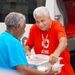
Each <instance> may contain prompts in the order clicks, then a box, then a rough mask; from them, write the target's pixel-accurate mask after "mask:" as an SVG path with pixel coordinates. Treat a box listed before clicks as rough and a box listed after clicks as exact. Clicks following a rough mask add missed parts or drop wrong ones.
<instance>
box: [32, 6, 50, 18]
mask: <svg viewBox="0 0 75 75" xmlns="http://www.w3.org/2000/svg"><path fill="white" fill-rule="evenodd" d="M42 14H43V15H45V16H50V15H49V11H48V10H47V8H46V7H44V6H40V7H37V8H36V9H35V10H34V11H33V17H34V19H35V18H36V17H37V16H40V15H42Z"/></svg>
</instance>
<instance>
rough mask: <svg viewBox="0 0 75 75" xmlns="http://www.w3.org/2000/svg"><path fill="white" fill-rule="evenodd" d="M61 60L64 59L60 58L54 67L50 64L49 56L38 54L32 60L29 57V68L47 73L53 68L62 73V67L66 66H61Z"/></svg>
mask: <svg viewBox="0 0 75 75" xmlns="http://www.w3.org/2000/svg"><path fill="white" fill-rule="evenodd" d="M61 59H62V58H59V59H58V60H57V62H56V63H55V64H54V65H51V64H50V62H49V56H47V55H42V54H36V55H34V56H31V57H30V58H28V57H27V60H28V63H29V67H32V68H35V69H37V70H39V71H46V70H47V69H49V68H50V67H52V70H53V71H58V73H60V72H61V69H62V66H64V64H60V60H61Z"/></svg>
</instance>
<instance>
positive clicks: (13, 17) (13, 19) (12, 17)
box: [5, 12, 26, 27]
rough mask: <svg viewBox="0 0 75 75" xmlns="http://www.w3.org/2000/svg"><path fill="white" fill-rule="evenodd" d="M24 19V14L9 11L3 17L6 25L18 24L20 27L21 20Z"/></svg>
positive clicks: (13, 25)
mask: <svg viewBox="0 0 75 75" xmlns="http://www.w3.org/2000/svg"><path fill="white" fill-rule="evenodd" d="M24 21H26V18H25V15H23V14H21V13H18V12H10V13H9V14H8V15H7V16H6V17H5V24H6V26H7V27H8V26H10V27H15V26H16V25H18V24H20V25H21V27H22V24H21V23H22V22H24Z"/></svg>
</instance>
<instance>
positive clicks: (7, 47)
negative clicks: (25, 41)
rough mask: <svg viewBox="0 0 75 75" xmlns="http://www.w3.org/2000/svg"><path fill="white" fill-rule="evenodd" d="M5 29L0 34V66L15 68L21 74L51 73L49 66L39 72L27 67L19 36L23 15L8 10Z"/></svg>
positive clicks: (24, 21)
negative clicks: (44, 70)
mask: <svg viewBox="0 0 75 75" xmlns="http://www.w3.org/2000/svg"><path fill="white" fill-rule="evenodd" d="M5 24H6V31H4V32H2V33H1V34H0V68H1V69H7V70H16V71H18V72H19V73H20V74H21V75H53V74H54V73H55V72H54V71H52V69H51V68H49V69H48V70H47V71H46V72H41V71H38V70H35V69H33V68H30V67H28V62H27V59H26V53H25V50H24V47H23V46H22V45H21V42H20V38H21V37H22V35H23V33H24V32H25V27H26V19H25V16H24V15H23V14H21V13H18V12H10V13H9V14H8V15H7V16H6V17H5Z"/></svg>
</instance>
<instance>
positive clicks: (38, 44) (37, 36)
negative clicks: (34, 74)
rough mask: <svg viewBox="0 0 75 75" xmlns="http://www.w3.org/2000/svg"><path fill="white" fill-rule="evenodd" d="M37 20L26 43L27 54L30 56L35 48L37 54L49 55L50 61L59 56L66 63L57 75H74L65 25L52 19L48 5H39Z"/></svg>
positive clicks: (35, 16)
mask: <svg viewBox="0 0 75 75" xmlns="http://www.w3.org/2000/svg"><path fill="white" fill-rule="evenodd" d="M33 17H34V19H35V21H36V23H35V24H33V25H32V27H31V29H30V32H29V37H28V39H27V41H26V44H25V50H26V55H28V57H30V55H31V49H32V48H34V51H35V54H45V55H49V56H50V58H49V61H50V63H51V64H54V63H55V62H56V61H57V60H58V58H59V57H62V58H63V59H62V60H61V61H60V63H61V64H64V66H63V67H62V70H61V73H59V74H56V75H74V72H73V69H72V66H71V65H70V53H69V51H68V48H67V37H66V33H65V29H64V26H63V25H62V24H61V23H59V22H57V21H53V20H51V18H50V16H49V11H48V10H47V8H46V7H44V6H41V7H37V8H36V9H35V10H34V12H33Z"/></svg>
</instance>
